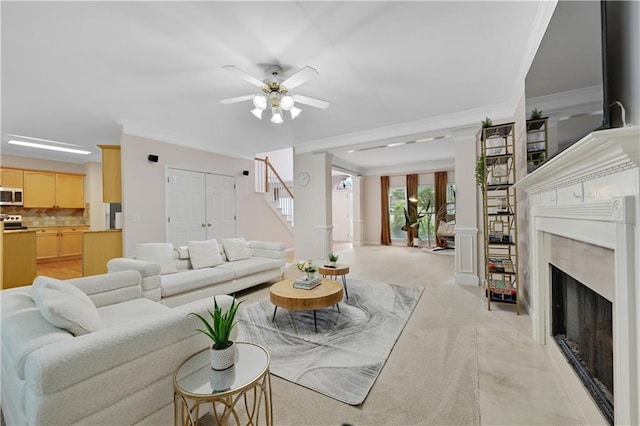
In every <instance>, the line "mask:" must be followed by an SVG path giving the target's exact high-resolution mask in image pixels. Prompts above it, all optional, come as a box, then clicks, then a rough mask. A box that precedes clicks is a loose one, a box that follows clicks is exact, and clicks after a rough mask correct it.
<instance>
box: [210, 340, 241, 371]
mask: <svg viewBox="0 0 640 426" xmlns="http://www.w3.org/2000/svg"><path fill="white" fill-rule="evenodd" d="M209 351H210V353H211V368H213V369H214V370H226V369H227V368H229V367H231V366H232V365H233V364H234V363H235V362H236V358H237V356H238V348H237V347H236V345H235V343H232V344H231V346H229V347H228V348H226V349H213V346H212V347H211V349H209Z"/></svg>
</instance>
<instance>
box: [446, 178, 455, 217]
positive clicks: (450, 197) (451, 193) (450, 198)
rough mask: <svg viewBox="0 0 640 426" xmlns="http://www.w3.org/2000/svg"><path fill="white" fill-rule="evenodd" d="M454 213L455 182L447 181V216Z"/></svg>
mask: <svg viewBox="0 0 640 426" xmlns="http://www.w3.org/2000/svg"><path fill="white" fill-rule="evenodd" d="M455 215H456V184H455V183H452V182H449V183H447V216H453V217H455Z"/></svg>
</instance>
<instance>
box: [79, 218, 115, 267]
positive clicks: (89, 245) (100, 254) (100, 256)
mask: <svg viewBox="0 0 640 426" xmlns="http://www.w3.org/2000/svg"><path fill="white" fill-rule="evenodd" d="M82 240H83V256H82V276H83V277H88V276H90V275H99V274H106V273H107V262H108V261H109V260H111V259H114V258H116V257H122V231H120V230H117V229H110V230H106V231H89V232H84V233H83V234H82Z"/></svg>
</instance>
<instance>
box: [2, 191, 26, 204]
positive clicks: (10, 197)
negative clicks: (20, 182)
mask: <svg viewBox="0 0 640 426" xmlns="http://www.w3.org/2000/svg"><path fill="white" fill-rule="evenodd" d="M22 204H23V202H22V188H5V187H0V206H21V205H22Z"/></svg>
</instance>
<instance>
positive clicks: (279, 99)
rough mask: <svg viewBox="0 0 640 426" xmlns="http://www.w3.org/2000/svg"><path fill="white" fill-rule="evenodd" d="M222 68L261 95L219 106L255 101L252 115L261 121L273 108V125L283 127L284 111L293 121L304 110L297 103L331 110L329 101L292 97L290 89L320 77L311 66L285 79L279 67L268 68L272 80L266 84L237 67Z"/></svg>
mask: <svg viewBox="0 0 640 426" xmlns="http://www.w3.org/2000/svg"><path fill="white" fill-rule="evenodd" d="M223 68H224V69H225V70H227V71H229V72H231V73H233V74H236V75H237V76H238V77H240V78H242V79H243V80H245V81H248V82H249V83H251V84H253V85H254V86H257V87H259V88H260V91H261V93H259V94H256V95H244V96H238V97H235V98H229V99H223V100H221V101H220V102H221V103H223V104H233V103H236V102H244V101H248V100H253V106H254V109H252V110H251V113H252V114H253V115H255V116H256V117H257V118H259V119H260V120H262V112H263V111H264V110H265V109H267V108H271V122H272V123H275V124H280V123H282V122H283V121H284V120H283V117H282V115H283V113H282V111H289V113H290V114H291V119H292V120H293V119H295V118H296V117H297V116H298V115H300V113H301V112H302V110H301V109H300V108H297V107H296V106H295V105H296V103H299V104H304V105H309V106H312V107H314V108H320V109H327V108H328V107H329V102H327V101H323V100H320V99H316V98H310V97H308V96H303V95H292V94H291V93H289V91H290V90H291V89H295V88H296V87H298V86H299V85H301V84H302V83H304V82H305V81H307V80H309V79H310V78H312V77H314V76H316V75H318V71H316V70H315V69H313V68H311V67H310V66H305V67H304V68H302V69H301V70H299V71H298V72H296V73H295V74H293V75H292V76H290V77H288V78H286V79H283V78H282V77H280V72H281V71H282V68H281V67H280V66H279V65H269V66H268V68H267V71H268V73H269V76H268V77H267V78H265V79H264V81H260V80H259V79H257V78H255V77H253V76H252V75H250V74H248V73H246V72H244V71H242V70H241V69H240V68H238V67H236V66H235V65H225V66H224V67H223Z"/></svg>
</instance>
